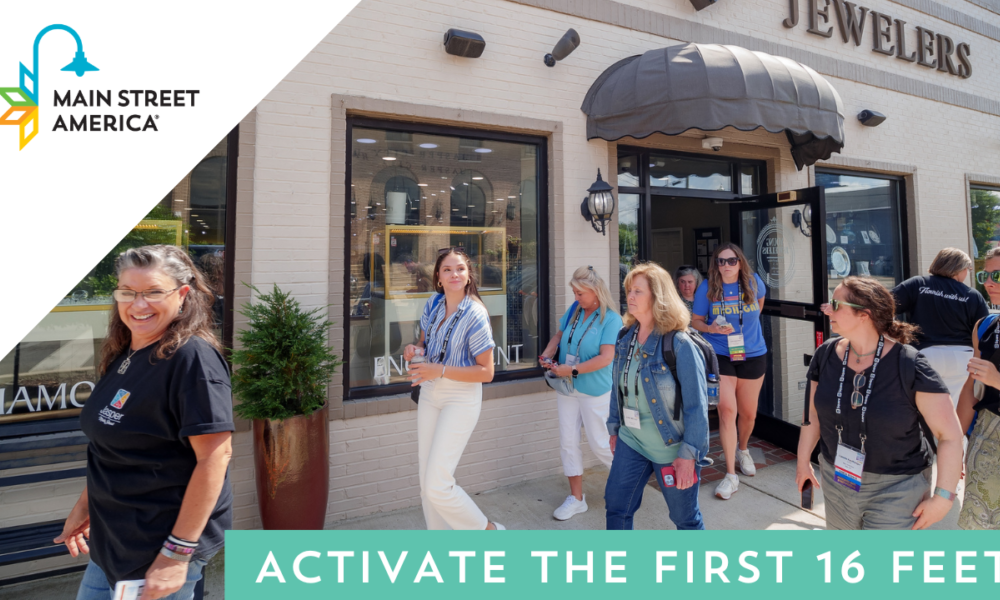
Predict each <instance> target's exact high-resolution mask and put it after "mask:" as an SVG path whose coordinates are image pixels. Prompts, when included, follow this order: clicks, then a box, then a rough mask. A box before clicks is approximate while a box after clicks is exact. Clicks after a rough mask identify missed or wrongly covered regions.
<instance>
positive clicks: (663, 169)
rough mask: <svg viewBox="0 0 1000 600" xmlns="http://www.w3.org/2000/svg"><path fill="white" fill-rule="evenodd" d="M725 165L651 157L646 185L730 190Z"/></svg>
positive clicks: (657, 156)
mask: <svg viewBox="0 0 1000 600" xmlns="http://www.w3.org/2000/svg"><path fill="white" fill-rule="evenodd" d="M729 164H730V163H728V162H726V161H717V160H705V159H691V158H678V157H671V156H661V155H657V154H651V155H650V156H649V185H650V186H652V187H666V188H678V189H689V190H711V191H718V192H729V191H734V190H733V178H732V175H731V174H730V167H729Z"/></svg>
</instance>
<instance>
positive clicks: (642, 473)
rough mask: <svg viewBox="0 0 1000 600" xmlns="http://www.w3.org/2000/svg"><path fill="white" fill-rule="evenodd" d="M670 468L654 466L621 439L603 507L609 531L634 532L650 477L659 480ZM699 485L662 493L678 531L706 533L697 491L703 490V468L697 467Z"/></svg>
mask: <svg viewBox="0 0 1000 600" xmlns="http://www.w3.org/2000/svg"><path fill="white" fill-rule="evenodd" d="M665 466H667V465H658V464H656V463H653V462H652V461H650V460H649V459H648V458H646V457H645V456H643V455H641V454H639V453H638V452H636V451H635V450H633V449H632V448H630V447H629V445H628V444H626V443H625V442H623V441H622V440H621V438H618V444H617V446H616V447H615V458H614V461H612V463H611V473H610V474H609V475H608V483H607V487H605V488H604V504H605V508H606V509H607V528H608V530H618V529H633V527H632V517H633V516H634V515H635V513H636V511H637V510H639V506H640V505H641V504H642V492H643V490H644V489H645V488H646V482H648V481H649V476H650V474H651V473H653V472H654V469H655V472H656V477H657V479H658V480H659V479H660V469H662V468H663V467H665ZM695 473H696V474H697V475H698V480H699V483H696V484H694V485H693V486H692V487H689V488H688V489H686V490H679V489H677V488H676V487H664V486H663V482H662V481H660V490H661V491H662V492H663V498H664V500H666V501H667V508H668V509H669V510H670V520H671V521H673V522H674V525H676V526H677V529H705V523H704V522H703V521H702V519H701V509H700V508H698V489H699V488H700V487H701V485H700V481H701V467H698V466H696V467H695Z"/></svg>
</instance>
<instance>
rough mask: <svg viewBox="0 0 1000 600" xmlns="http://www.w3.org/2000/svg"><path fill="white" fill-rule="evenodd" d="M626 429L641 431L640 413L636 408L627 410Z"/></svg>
mask: <svg viewBox="0 0 1000 600" xmlns="http://www.w3.org/2000/svg"><path fill="white" fill-rule="evenodd" d="M625 427H628V428H629V429H635V430H636V431H638V430H639V428H640V426H639V411H637V410H635V409H634V408H626V409H625Z"/></svg>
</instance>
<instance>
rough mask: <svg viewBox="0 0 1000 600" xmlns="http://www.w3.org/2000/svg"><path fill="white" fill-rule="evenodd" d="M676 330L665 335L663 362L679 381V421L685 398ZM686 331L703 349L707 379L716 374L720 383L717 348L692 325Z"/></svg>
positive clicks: (676, 405)
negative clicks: (678, 357)
mask: <svg viewBox="0 0 1000 600" xmlns="http://www.w3.org/2000/svg"><path fill="white" fill-rule="evenodd" d="M629 329H630V328H628V327H622V330H621V331H619V332H618V341H621V339H622V338H623V337H625V334H626V333H628V332H629ZM676 333H677V332H676V331H668V332H667V333H666V334H665V335H664V336H663V362H665V363H667V366H668V367H670V374H671V375H673V376H674V381H676V382H677V391H676V398H675V400H674V421H679V420H680V418H681V407H682V406H683V405H684V398H683V397H682V395H681V384H680V380H679V379H677V354H675V353H674V336H675V334H676ZM684 333H686V334H687V336H688V337H689V338H691V341H692V342H694V345H695V346H697V347H698V349H699V350H701V353H702V355H703V356H704V357H705V381H706V382H707V381H708V380H709V375H715V382H716V383H718V382H719V381H720V379H719V358H718V357H717V356H716V355H715V348H712V344H710V343H709V342H708V340H706V339H705V338H704V337H703V336H702V335H701V333H700V332H698V331H697V330H695V329H692V328H691V327H688V328H687V329H686V330H685V331H684Z"/></svg>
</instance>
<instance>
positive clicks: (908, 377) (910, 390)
mask: <svg viewBox="0 0 1000 600" xmlns="http://www.w3.org/2000/svg"><path fill="white" fill-rule="evenodd" d="M984 320H985V319H984ZM918 353H919V351H918V350H917V349H916V348H914V347H913V346H911V345H909V344H900V349H899V382H900V383H901V384H902V386H903V391H904V392H906V395H907V396H909V398H910V401H911V402H913V403H914V405H916V402H917V391H916V390H915V389H914V387H915V386H916V383H917V354H918ZM917 420H918V422H919V424H920V433H921V435H923V436H924V439H925V440H926V441H927V443H928V444H929V445H930V447H931V451H932V452H933V453H934V454H937V444H935V443H934V436H933V435H932V434H931V428H930V427H928V426H927V421H925V420H924V415H922V414H920V411H919V410H918V411H917Z"/></svg>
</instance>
